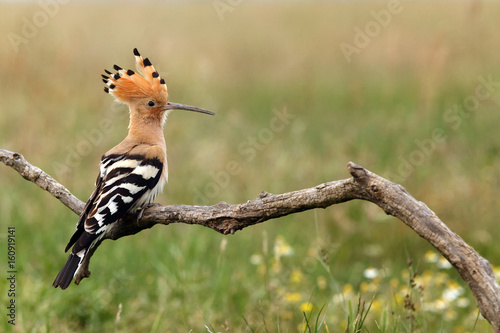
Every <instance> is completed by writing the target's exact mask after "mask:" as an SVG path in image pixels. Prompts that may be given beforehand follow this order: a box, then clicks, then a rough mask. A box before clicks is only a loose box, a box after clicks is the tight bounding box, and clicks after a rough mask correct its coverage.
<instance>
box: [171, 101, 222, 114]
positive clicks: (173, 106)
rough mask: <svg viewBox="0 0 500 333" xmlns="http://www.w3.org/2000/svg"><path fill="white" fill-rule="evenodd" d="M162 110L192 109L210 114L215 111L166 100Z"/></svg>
mask: <svg viewBox="0 0 500 333" xmlns="http://www.w3.org/2000/svg"><path fill="white" fill-rule="evenodd" d="M163 109H164V110H186V111H194V112H200V113H206V114H209V115H212V116H215V113H213V112H212V111H208V110H205V109H202V108H199V107H196V106H191V105H186V104H180V103H172V102H168V103H167V105H165V106H164V107H163Z"/></svg>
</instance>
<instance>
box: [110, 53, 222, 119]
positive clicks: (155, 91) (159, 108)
mask: <svg viewBox="0 0 500 333" xmlns="http://www.w3.org/2000/svg"><path fill="white" fill-rule="evenodd" d="M134 55H135V66H136V69H137V73H136V72H134V71H133V70H130V69H129V70H124V69H123V68H121V67H120V66H117V65H114V66H113V68H114V69H115V71H116V72H115V73H112V72H110V71H108V70H105V72H106V73H107V75H102V77H103V81H104V83H106V87H105V88H104V91H105V92H107V93H109V94H111V95H113V96H114V97H115V99H116V100H117V101H119V102H122V103H126V104H128V105H129V106H130V109H131V110H135V111H136V112H139V113H140V114H142V115H144V116H150V115H151V116H163V114H164V113H165V111H169V110H187V111H196V112H201V113H206V114H210V115H214V113H213V112H211V111H208V110H205V109H202V108H198V107H195V106H190V105H185V104H179V103H172V102H169V101H168V91H167V85H166V83H165V80H163V79H162V78H161V77H160V74H158V72H157V71H156V70H155V68H154V67H153V65H152V64H151V62H150V61H149V59H148V58H146V59H143V58H142V57H141V55H140V54H139V51H137V49H134Z"/></svg>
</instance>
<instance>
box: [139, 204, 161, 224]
mask: <svg viewBox="0 0 500 333" xmlns="http://www.w3.org/2000/svg"><path fill="white" fill-rule="evenodd" d="M154 206H161V204H159V203H149V204H147V205H144V206H142V207H139V208H137V210H138V211H139V214H137V222H139V220H140V219H141V218H142V214H144V210H146V209H148V208H149V207H154Z"/></svg>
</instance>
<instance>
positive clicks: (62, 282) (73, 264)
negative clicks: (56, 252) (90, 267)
mask: <svg viewBox="0 0 500 333" xmlns="http://www.w3.org/2000/svg"><path fill="white" fill-rule="evenodd" d="M79 263H80V257H79V256H77V255H76V254H73V253H71V254H70V255H69V258H68V261H66V264H65V265H64V267H63V268H62V269H61V271H60V272H59V274H58V275H57V277H56V279H55V280H54V283H52V285H53V286H54V287H56V288H57V287H61V289H63V290H64V289H66V288H68V286H69V285H70V283H71V281H72V280H73V276H74V275H75V272H76V270H77V269H78V264H79Z"/></svg>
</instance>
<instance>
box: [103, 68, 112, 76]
mask: <svg viewBox="0 0 500 333" xmlns="http://www.w3.org/2000/svg"><path fill="white" fill-rule="evenodd" d="M104 71H105V72H106V74H109V75H111V74H113V73H111V72H110V71H108V70H107V69H105V70H104Z"/></svg>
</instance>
